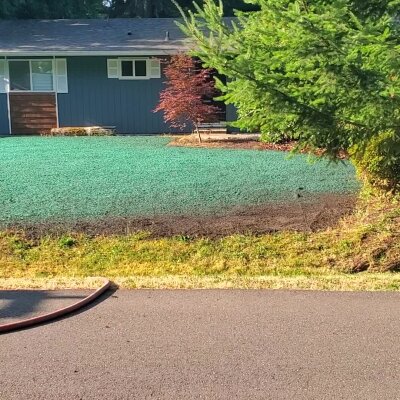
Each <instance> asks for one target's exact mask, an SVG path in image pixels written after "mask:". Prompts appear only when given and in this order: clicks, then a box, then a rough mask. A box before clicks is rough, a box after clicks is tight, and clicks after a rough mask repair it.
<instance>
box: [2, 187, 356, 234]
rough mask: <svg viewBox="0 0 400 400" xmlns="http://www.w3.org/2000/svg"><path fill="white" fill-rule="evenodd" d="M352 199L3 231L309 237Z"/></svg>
mask: <svg viewBox="0 0 400 400" xmlns="http://www.w3.org/2000/svg"><path fill="white" fill-rule="evenodd" d="M355 203H356V197H355V196H351V195H337V194H335V195H333V194H325V195H321V196H319V197H315V198H314V199H307V200H302V199H299V200H298V201H293V202H290V203H271V204H266V205H260V206H257V207H237V208H235V209H233V210H231V211H229V212H227V213H225V214H215V215H203V216H197V215H180V216H177V215H156V216H151V217H141V218H138V217H136V218H133V217H112V218H102V219H96V220H84V221H73V222H65V221H62V222H61V221H51V222H42V223H15V224H9V225H7V226H5V227H3V228H7V229H11V230H23V231H24V232H25V235H26V236H27V237H28V238H31V239H38V238H41V237H43V236H49V235H50V236H61V235H65V234H71V233H84V234H87V235H89V236H98V235H127V234H132V233H135V232H139V231H147V232H150V233H151V236H152V237H171V236H177V235H182V236H187V237H210V238H217V237H222V236H227V235H232V234H255V235H258V234H265V233H271V232H278V231H287V230H291V231H300V232H311V231H318V230H322V229H326V228H328V227H331V226H334V225H335V224H336V223H337V222H338V220H339V219H340V218H341V217H343V216H344V215H346V214H349V213H351V212H352V210H353V209H354V206H355Z"/></svg>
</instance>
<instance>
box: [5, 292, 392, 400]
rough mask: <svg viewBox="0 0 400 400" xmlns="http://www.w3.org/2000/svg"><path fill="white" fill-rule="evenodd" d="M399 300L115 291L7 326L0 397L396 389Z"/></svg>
mask: <svg viewBox="0 0 400 400" xmlns="http://www.w3.org/2000/svg"><path fill="white" fill-rule="evenodd" d="M68 293H69V294H70V297H71V299H72V300H74V298H75V297H77V298H79V296H81V295H82V292H68ZM42 294H43V293H42ZM64 294H65V293H64ZM84 294H86V293H84ZM2 296H3V297H4V296H5V292H1V291H0V299H1V298H2ZM16 296H17V297H18V295H17V294H16ZM21 296H22V297H21V298H23V299H24V303H25V304H29V302H28V303H27V300H28V297H29V294H21ZM27 296H28V297H27ZM54 297H57V296H54V295H49V296H37V295H36V297H34V298H33V299H32V302H34V303H35V304H34V306H32V305H31V306H30V307H26V314H27V315H28V316H31V315H32V313H39V312H40V311H41V300H40V299H41V298H44V299H47V300H43V308H44V309H46V311H48V310H49V308H51V306H50V305H49V304H50V303H49V301H51V300H49V298H53V300H54ZM59 297H60V298H63V299H64V300H59V301H62V302H64V303H65V299H66V298H68V296H59ZM14 300H15V302H14V306H15V307H16V309H17V310H19V311H18V313H19V317H21V316H23V311H21V309H22V310H23V307H17V305H18V298H16V299H14ZM46 301H47V302H46ZM54 301H55V302H57V301H58V300H57V299H55V300H54ZM74 301H76V298H75V300H74ZM64 303H63V305H65V304H64ZM1 304H2V303H1V302H0V310H1ZM7 304H8V306H7ZM53 305H54V304H53ZM399 305H400V293H339V292H336V293H332V292H302V291H261V290H247V291H246V290H190V291H189V290H178V291H164V290H160V291H150V290H137V291H134V290H132V291H117V292H115V293H113V294H111V295H110V294H109V295H108V297H107V296H106V298H104V299H103V301H100V302H98V304H96V305H95V306H94V307H91V308H88V309H86V310H84V311H83V312H80V313H77V314H75V315H73V316H70V317H69V318H64V319H62V320H58V321H56V322H53V323H49V324H46V325H42V326H39V327H36V328H33V329H27V330H23V331H18V332H13V333H9V334H4V335H1V336H0V350H1V353H0V399H1V400H11V399H18V400H21V399H27V400H34V399H57V400H58V399H66V400H73V399H85V400H86V399H108V400H109V399H118V400H119V399H121V400H122V399H174V400H175V399H184V400H188V399H296V400H297V399H307V400H308V399H363V400H365V399H385V400H387V399H399V398H400V379H399V378H400V307H399ZM3 308H8V311H7V313H6V317H5V318H8V320H10V318H11V319H12V315H10V310H11V306H10V299H8V301H3ZM0 323H1V322H0Z"/></svg>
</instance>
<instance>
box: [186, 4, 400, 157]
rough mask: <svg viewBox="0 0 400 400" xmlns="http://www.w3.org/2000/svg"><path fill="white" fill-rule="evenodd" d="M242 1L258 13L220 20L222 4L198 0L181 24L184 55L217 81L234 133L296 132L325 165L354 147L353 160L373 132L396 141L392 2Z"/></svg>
mask: <svg viewBox="0 0 400 400" xmlns="http://www.w3.org/2000/svg"><path fill="white" fill-rule="evenodd" d="M251 3H253V4H256V5H259V6H260V10H259V11H253V12H242V13H238V14H237V16H238V20H237V21H234V22H233V23H227V22H226V21H225V20H223V19H222V16H223V4H222V2H221V1H220V2H219V4H216V3H214V1H213V0H206V1H205V2H204V5H203V8H201V7H200V6H196V12H195V13H192V12H189V13H188V14H186V16H185V23H184V24H183V25H181V27H182V29H183V30H184V31H185V32H186V33H187V34H188V35H189V36H191V37H192V38H193V39H194V41H195V44H196V50H195V51H194V52H193V53H194V54H195V55H196V56H198V57H200V58H201V60H202V61H203V62H204V63H205V65H206V66H207V67H211V68H215V69H216V70H217V71H218V72H219V73H220V74H223V75H225V76H227V78H228V79H227V83H226V84H223V83H222V82H219V83H218V87H219V88H220V89H221V90H222V91H223V93H224V100H225V101H226V102H227V103H232V104H234V105H235V106H236V107H237V109H238V115H239V118H238V122H237V126H239V127H240V128H243V129H250V130H261V132H262V133H263V134H264V135H266V136H271V135H272V136H276V135H277V134H279V133H284V134H285V135H290V136H291V135H296V136H297V137H298V138H299V144H300V147H308V148H309V149H312V148H318V147H320V148H325V149H326V152H325V154H326V155H328V156H330V157H331V158H335V157H337V156H338V154H339V153H340V151H341V149H345V150H347V149H349V148H354V146H355V145H357V147H356V149H357V151H358V152H361V153H362V151H363V149H364V148H365V146H367V144H368V143H369V142H370V141H371V140H373V139H374V138H376V137H377V136H379V135H380V134H381V133H382V132H390V135H392V136H393V137H394V136H396V137H399V132H400V77H399V71H400V36H399V34H398V33H399V24H398V17H399V6H400V2H399V1H398V0H396V1H378V0H368V1H365V0H318V1H309V0H253V1H251ZM181 11H182V13H183V14H184V12H183V10H181ZM396 140H397V139H396ZM381 149H382V151H384V152H385V153H384V154H385V157H386V156H387V157H392V156H393V153H392V149H391V148H390V146H388V145H385V146H383V147H381Z"/></svg>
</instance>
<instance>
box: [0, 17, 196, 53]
mask: <svg viewBox="0 0 400 400" xmlns="http://www.w3.org/2000/svg"><path fill="white" fill-rule="evenodd" d="M166 32H169V40H166ZM189 45H190V42H189V41H188V39H187V38H185V36H184V35H183V33H182V32H181V31H180V29H179V28H178V27H177V26H176V24H175V19H173V18H142V19H139V18H117V19H109V20H105V19H103V20H101V19H82V20H71V19H70V20H0V56H2V55H3V56H7V55H24V56H25V55H28V56H29V55H31V56H33V55H38V56H39V55H79V54H86V53H88V54H93V55H103V54H104V55H108V54H119V55H127V54H141V55H145V54H146V55H161V54H173V53H176V52H178V51H185V50H187V49H188V47H189Z"/></svg>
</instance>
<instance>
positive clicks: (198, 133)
mask: <svg viewBox="0 0 400 400" xmlns="http://www.w3.org/2000/svg"><path fill="white" fill-rule="evenodd" d="M194 129H195V131H196V133H197V137H198V138H199V143H202V140H201V134H200V129H199V125H198V124H195V125H194Z"/></svg>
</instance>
